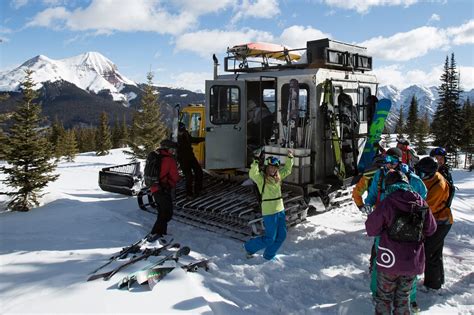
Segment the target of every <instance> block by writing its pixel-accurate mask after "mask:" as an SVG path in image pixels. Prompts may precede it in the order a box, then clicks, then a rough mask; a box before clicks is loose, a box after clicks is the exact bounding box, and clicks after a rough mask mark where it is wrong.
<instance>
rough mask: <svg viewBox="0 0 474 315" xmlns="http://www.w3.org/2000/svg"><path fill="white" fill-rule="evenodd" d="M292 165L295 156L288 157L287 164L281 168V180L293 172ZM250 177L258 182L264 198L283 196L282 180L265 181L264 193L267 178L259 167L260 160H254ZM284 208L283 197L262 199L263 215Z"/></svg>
mask: <svg viewBox="0 0 474 315" xmlns="http://www.w3.org/2000/svg"><path fill="white" fill-rule="evenodd" d="M292 167H293V158H292V157H287V158H286V163H285V165H284V166H283V167H282V168H280V170H279V172H280V178H281V180H283V179H284V178H285V177H287V176H288V175H290V174H291V168H292ZM249 177H250V179H252V180H253V181H254V182H255V183H256V184H257V187H258V191H259V192H260V194H261V195H262V200H265V199H274V198H278V197H281V182H280V183H273V182H271V181H267V182H266V183H265V190H264V191H263V193H262V189H263V181H264V180H265V176H264V174H263V172H261V171H260V170H259V169H258V161H253V163H252V165H251V166H250V171H249ZM283 210H285V206H284V205H283V198H280V199H276V200H269V201H262V215H270V214H275V213H277V212H280V211H283Z"/></svg>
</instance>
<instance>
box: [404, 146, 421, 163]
mask: <svg viewBox="0 0 474 315" xmlns="http://www.w3.org/2000/svg"><path fill="white" fill-rule="evenodd" d="M401 151H402V163H404V164H407V165H408V166H410V168H412V169H413V167H414V166H415V164H416V163H418V161H419V160H420V158H419V157H418V156H417V155H416V152H415V150H413V149H412V148H410V147H409V146H407V149H406V150H403V149H401Z"/></svg>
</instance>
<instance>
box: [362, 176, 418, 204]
mask: <svg viewBox="0 0 474 315" xmlns="http://www.w3.org/2000/svg"><path fill="white" fill-rule="evenodd" d="M400 169H403V167H400ZM387 173H388V172H387V171H386V170H385V168H381V169H380V170H378V171H377V172H376V173H375V175H374V179H373V180H372V183H371V184H370V187H369V190H368V192H367V198H365V200H364V203H365V204H368V205H371V206H376V205H377V204H378V203H379V202H380V201H382V200H383V199H384V198H385V180H384V179H383V180H382V184H381V191H380V199H379V200H377V199H378V195H379V189H378V185H379V179H380V176H383V177H384V178H385V175H387ZM404 173H405V174H406V175H407V176H408V178H409V180H410V186H411V188H412V189H413V191H415V192H417V193H418V194H419V195H420V196H421V197H422V198H423V199H426V194H427V190H426V186H425V184H424V183H423V181H422V180H421V179H420V178H419V177H418V176H417V175H416V174H415V173H413V172H411V171H408V173H407V172H404Z"/></svg>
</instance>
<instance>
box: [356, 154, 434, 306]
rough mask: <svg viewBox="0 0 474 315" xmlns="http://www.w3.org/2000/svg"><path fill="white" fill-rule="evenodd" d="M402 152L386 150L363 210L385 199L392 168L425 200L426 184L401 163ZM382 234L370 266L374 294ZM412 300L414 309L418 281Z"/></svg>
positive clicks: (411, 296)
mask: <svg viewBox="0 0 474 315" xmlns="http://www.w3.org/2000/svg"><path fill="white" fill-rule="evenodd" d="M401 160H402V152H401V150H400V149H398V148H390V149H388V150H387V152H386V161H385V162H386V163H385V165H384V166H383V167H381V168H380V169H379V170H378V171H377V172H376V173H375V175H374V178H373V179H372V183H371V185H370V187H369V189H368V191H367V198H365V200H364V206H362V207H360V209H361V211H363V212H365V213H367V214H369V213H371V212H372V209H373V207H377V205H378V204H379V203H380V202H381V201H382V200H384V199H385V197H386V194H385V177H386V175H387V173H388V172H389V171H390V170H392V169H393V170H399V171H401V172H402V173H404V174H405V175H407V177H408V179H409V183H410V186H411V188H412V189H413V191H414V192H416V193H418V194H419V195H420V196H421V197H422V198H423V199H424V200H426V196H427V194H428V190H427V189H426V186H425V184H424V183H423V181H422V180H421V178H420V177H418V175H416V174H415V173H414V172H412V171H411V170H410V168H409V167H408V165H406V164H404V163H401ZM379 242H380V236H376V237H375V240H374V246H373V247H372V253H371V257H370V266H371V282H370V290H371V291H372V296H375V293H376V291H377V265H376V264H375V259H376V256H377V248H378V246H379ZM410 301H411V304H412V308H413V309H418V305H417V303H416V281H414V282H413V288H412V292H411V295H410Z"/></svg>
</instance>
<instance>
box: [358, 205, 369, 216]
mask: <svg viewBox="0 0 474 315" xmlns="http://www.w3.org/2000/svg"><path fill="white" fill-rule="evenodd" d="M359 210H360V212H362V213H365V214H370V213H372V206H371V205H363V206H360V207H359Z"/></svg>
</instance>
